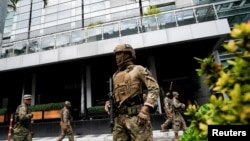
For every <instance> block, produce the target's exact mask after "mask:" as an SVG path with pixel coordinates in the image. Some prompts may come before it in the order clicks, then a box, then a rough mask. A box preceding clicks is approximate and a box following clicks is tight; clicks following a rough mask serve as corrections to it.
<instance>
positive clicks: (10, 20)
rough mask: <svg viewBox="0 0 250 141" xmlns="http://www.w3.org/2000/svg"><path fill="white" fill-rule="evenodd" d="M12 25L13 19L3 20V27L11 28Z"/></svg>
mask: <svg viewBox="0 0 250 141" xmlns="http://www.w3.org/2000/svg"><path fill="white" fill-rule="evenodd" d="M12 24H13V19H8V20H5V24H4V26H11V25H12Z"/></svg>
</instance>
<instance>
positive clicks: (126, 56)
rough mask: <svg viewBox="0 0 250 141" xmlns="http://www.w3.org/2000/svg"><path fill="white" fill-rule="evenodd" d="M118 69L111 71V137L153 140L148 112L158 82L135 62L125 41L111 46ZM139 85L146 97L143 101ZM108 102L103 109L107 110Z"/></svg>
mask: <svg viewBox="0 0 250 141" xmlns="http://www.w3.org/2000/svg"><path fill="white" fill-rule="evenodd" d="M114 53H115V58H116V63H117V66H118V70H117V71H116V72H115V73H114V75H113V94H114V95H113V99H114V103H115V107H114V108H115V109H116V110H115V111H116V112H115V119H114V127H113V140H114V141H153V132H152V126H151V121H150V116H149V112H150V110H152V109H153V108H154V105H155V103H156V101H157V98H158V96H159V85H158V83H157V81H156V80H155V78H154V77H153V76H152V75H151V73H150V72H149V71H148V70H147V69H146V68H145V67H143V66H141V65H135V64H134V61H135V59H136V56H135V51H134V49H133V48H132V47H131V46H130V45H129V44H121V45H118V46H117V47H116V48H115V50H114ZM143 85H144V86H145V87H146V88H147V92H148V93H147V98H146V99H145V101H143V89H142V88H143ZM109 108H110V103H109V102H108V101H107V102H106V104H105V110H106V112H107V113H109Z"/></svg>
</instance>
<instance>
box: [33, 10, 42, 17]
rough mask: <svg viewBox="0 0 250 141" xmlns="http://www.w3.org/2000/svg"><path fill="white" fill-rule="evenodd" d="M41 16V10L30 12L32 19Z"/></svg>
mask: <svg viewBox="0 0 250 141" xmlns="http://www.w3.org/2000/svg"><path fill="white" fill-rule="evenodd" d="M41 15H42V10H41V9H40V10H35V11H32V18H35V17H40V16H41Z"/></svg>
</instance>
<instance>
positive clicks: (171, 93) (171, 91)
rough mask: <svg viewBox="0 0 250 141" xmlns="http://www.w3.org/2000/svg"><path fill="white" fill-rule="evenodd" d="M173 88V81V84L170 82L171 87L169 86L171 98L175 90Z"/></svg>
mask: <svg viewBox="0 0 250 141" xmlns="http://www.w3.org/2000/svg"><path fill="white" fill-rule="evenodd" d="M172 88H173V82H172V81H171V82H170V86H169V93H170V95H171V96H172V95H173V90H172Z"/></svg>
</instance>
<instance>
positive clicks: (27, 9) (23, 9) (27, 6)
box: [17, 5, 30, 13]
mask: <svg viewBox="0 0 250 141" xmlns="http://www.w3.org/2000/svg"><path fill="white" fill-rule="evenodd" d="M29 11H30V5H26V6H22V7H20V8H18V9H17V12H18V13H25V12H29Z"/></svg>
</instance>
